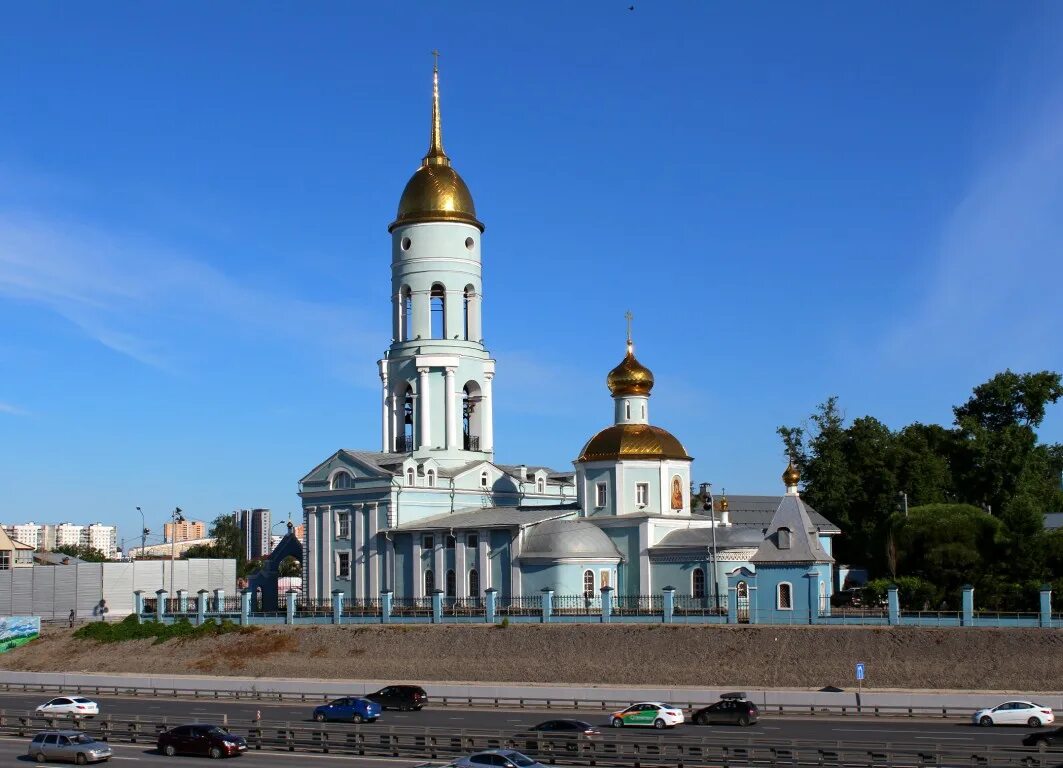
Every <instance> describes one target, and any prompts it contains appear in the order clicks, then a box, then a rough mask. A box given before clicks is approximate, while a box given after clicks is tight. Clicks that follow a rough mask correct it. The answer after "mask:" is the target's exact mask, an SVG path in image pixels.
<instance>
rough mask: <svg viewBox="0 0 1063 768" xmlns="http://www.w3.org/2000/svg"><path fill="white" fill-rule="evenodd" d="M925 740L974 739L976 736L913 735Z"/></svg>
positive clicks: (914, 737)
mask: <svg viewBox="0 0 1063 768" xmlns="http://www.w3.org/2000/svg"><path fill="white" fill-rule="evenodd" d="M912 738H913V739H922V740H924V741H974V740H975V739H974V736H913V737H912Z"/></svg>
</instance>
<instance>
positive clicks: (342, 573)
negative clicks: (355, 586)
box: [336, 552, 351, 579]
mask: <svg viewBox="0 0 1063 768" xmlns="http://www.w3.org/2000/svg"><path fill="white" fill-rule="evenodd" d="M336 578H337V579H349V578H351V553H350V552H337V553H336Z"/></svg>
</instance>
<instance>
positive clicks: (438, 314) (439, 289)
mask: <svg viewBox="0 0 1063 768" xmlns="http://www.w3.org/2000/svg"><path fill="white" fill-rule="evenodd" d="M446 337H447V292H446V290H445V289H444V288H443V286H442V285H440V284H439V283H436V284H435V285H433V286H432V338H433V339H445V338H446Z"/></svg>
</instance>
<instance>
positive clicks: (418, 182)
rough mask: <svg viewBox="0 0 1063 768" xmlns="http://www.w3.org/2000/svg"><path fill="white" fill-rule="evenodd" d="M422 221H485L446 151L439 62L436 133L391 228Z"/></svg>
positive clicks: (434, 105)
mask: <svg viewBox="0 0 1063 768" xmlns="http://www.w3.org/2000/svg"><path fill="white" fill-rule="evenodd" d="M422 221H460V222H463V223H465V224H472V225H473V226H474V227H478V228H479V229H480V231H481V232H483V230H484V225H483V224H481V223H480V221H479V220H477V218H476V206H475V205H473V202H472V193H470V192H469V188H468V186H466V184H465V182H464V181H463V180H462V178H461V176H459V175H458V172H457V171H455V170H454V169H453V168H451V167H450V158H449V157H447V153H446V152H444V151H443V126H442V121H441V119H440V117H439V66H438V65H436V66H435V67H433V69H432V135H431V139H430V140H429V144H428V153H427V154H426V155H425V156H424V158H423V159H422V160H421V167H420V168H418V169H417V170H416V171H415V172H414V174H413V176H412V177H411V178H410V180H409V181H408V182H406V188H405V189H404V190H402V197H401V198H399V213H398V215H397V216H396V217H395V221H393V222H391V226H389V227H388V231H389V232H390V231H392V230H393V229H395V227H397V226H399V225H401V224H415V223H418V222H422Z"/></svg>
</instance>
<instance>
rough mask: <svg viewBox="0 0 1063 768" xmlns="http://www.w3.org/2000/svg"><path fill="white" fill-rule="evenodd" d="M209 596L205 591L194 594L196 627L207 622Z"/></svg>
mask: <svg viewBox="0 0 1063 768" xmlns="http://www.w3.org/2000/svg"><path fill="white" fill-rule="evenodd" d="M209 594H210V593H209V592H207V590H205V589H201V590H199V592H197V593H196V626H199V627H201V626H203V622H205V621H206V620H207V595H209Z"/></svg>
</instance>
